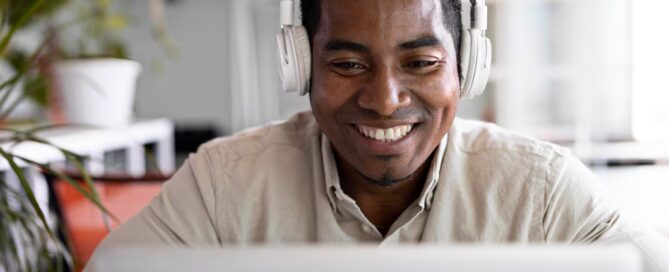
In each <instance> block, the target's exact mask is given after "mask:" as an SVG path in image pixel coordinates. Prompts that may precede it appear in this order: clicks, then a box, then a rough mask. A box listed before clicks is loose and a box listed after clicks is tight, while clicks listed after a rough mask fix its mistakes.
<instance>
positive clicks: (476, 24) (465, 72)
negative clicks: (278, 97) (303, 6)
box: [276, 0, 492, 98]
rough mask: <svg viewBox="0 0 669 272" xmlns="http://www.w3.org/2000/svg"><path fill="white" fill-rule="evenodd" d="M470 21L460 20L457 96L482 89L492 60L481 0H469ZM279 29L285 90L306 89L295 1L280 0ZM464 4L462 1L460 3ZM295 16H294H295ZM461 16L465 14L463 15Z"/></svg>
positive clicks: (307, 64)
mask: <svg viewBox="0 0 669 272" xmlns="http://www.w3.org/2000/svg"><path fill="white" fill-rule="evenodd" d="M470 1H471V5H472V7H471V10H470V18H471V23H470V24H469V27H467V25H468V24H466V23H463V31H462V37H461V44H460V69H461V77H460V84H461V86H460V89H461V92H460V97H461V98H474V97H475V96H477V95H480V94H482V93H483V91H484V90H485V86H486V83H487V82H488V77H489V75H490V68H491V62H492V45H491V43H490V39H488V38H487V37H486V36H485V31H486V29H487V26H488V8H487V7H486V5H485V0H470ZM280 5H281V33H280V34H279V35H277V37H276V40H277V45H278V48H279V75H280V76H281V82H282V83H283V90H284V91H286V92H298V94H299V95H306V94H307V93H309V87H310V86H309V81H310V79H311V48H310V47H309V36H308V35H307V31H306V29H305V28H304V26H302V23H301V16H295V13H294V11H295V10H298V11H299V10H300V7H299V1H293V0H281V4H280ZM463 7H464V5H463ZM296 17H297V18H296ZM463 18H465V16H463Z"/></svg>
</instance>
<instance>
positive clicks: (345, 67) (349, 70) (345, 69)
mask: <svg viewBox="0 0 669 272" xmlns="http://www.w3.org/2000/svg"><path fill="white" fill-rule="evenodd" d="M330 65H332V67H333V70H335V72H337V73H339V74H343V75H355V74H359V73H362V72H364V71H365V70H367V66H365V65H363V64H361V63H358V62H352V61H339V62H333V63H331V64H330Z"/></svg>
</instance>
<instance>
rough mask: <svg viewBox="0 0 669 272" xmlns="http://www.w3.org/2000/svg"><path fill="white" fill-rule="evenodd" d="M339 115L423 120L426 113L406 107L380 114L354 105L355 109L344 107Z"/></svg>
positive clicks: (359, 117)
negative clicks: (390, 112)
mask: <svg viewBox="0 0 669 272" xmlns="http://www.w3.org/2000/svg"><path fill="white" fill-rule="evenodd" d="M344 110H345V111H343V112H341V115H340V116H342V117H343V118H344V119H345V120H374V121H379V120H384V121H389V120H425V119H426V118H427V116H428V113H427V112H425V110H424V109H420V108H414V107H407V108H401V109H398V110H396V111H395V112H393V113H392V114H391V115H381V114H379V113H378V112H376V111H373V110H369V109H363V108H360V107H356V108H355V109H344Z"/></svg>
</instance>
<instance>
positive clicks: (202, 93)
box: [124, 0, 230, 129]
mask: <svg viewBox="0 0 669 272" xmlns="http://www.w3.org/2000/svg"><path fill="white" fill-rule="evenodd" d="M124 1H127V2H129V3H131V5H133V15H134V18H135V19H136V20H137V21H136V22H134V24H133V25H134V26H135V27H133V28H132V29H130V31H128V36H127V37H128V40H129V41H131V42H130V47H131V48H130V49H131V54H132V56H133V57H134V58H135V59H137V60H139V61H140V62H142V63H143V65H144V71H143V73H142V75H141V77H140V79H139V83H138V94H137V102H136V112H137V114H138V116H139V117H143V118H150V117H170V118H172V119H174V120H175V121H176V122H177V123H188V122H190V123H192V122H195V123H211V124H214V125H216V126H217V127H219V128H221V129H226V128H227V126H228V124H229V123H230V114H229V112H228V108H229V101H230V94H229V92H227V91H226V89H225V84H226V82H227V81H228V80H229V78H228V76H227V75H228V74H229V72H228V70H227V69H228V65H227V63H228V57H227V52H228V43H227V29H226V27H225V26H226V17H225V16H224V14H225V11H226V8H227V6H228V2H227V1H220V0H198V1H178V2H176V3H175V4H173V5H168V6H166V16H167V19H168V23H167V24H168V28H169V31H170V33H171V34H172V36H173V37H174V39H175V40H176V41H177V43H178V46H179V48H180V51H179V55H178V56H177V57H176V58H173V59H169V58H166V54H165V53H164V51H162V50H163V49H162V48H161V47H160V46H159V45H158V44H157V43H156V41H155V40H154V39H151V38H150V35H151V31H150V25H149V23H148V18H147V15H148V4H147V2H148V1H133V0H124ZM161 62H162V63H161Z"/></svg>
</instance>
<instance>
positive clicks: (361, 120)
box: [311, 0, 460, 183]
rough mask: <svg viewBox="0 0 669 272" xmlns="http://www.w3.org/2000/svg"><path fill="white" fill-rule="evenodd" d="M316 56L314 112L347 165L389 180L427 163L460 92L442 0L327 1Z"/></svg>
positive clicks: (314, 44)
mask: <svg viewBox="0 0 669 272" xmlns="http://www.w3.org/2000/svg"><path fill="white" fill-rule="evenodd" d="M312 54H313V73H312V74H313V76H312V85H311V86H312V88H311V107H312V110H313V113H314V115H315V117H316V120H317V122H318V124H319V126H320V128H321V130H322V131H323V132H324V133H325V135H327V137H328V138H329V139H330V141H331V142H332V145H333V146H334V150H335V153H336V156H337V157H338V159H339V161H340V162H341V161H342V160H343V161H344V163H348V164H349V165H350V166H353V167H354V168H355V169H356V170H357V171H358V172H360V173H361V174H362V175H363V176H365V177H366V178H368V179H371V180H374V181H384V182H385V183H387V182H388V181H396V180H401V179H404V178H407V177H409V176H410V175H411V174H413V173H414V172H415V171H416V170H417V169H418V168H419V167H420V166H421V165H423V164H424V163H426V162H427V161H428V159H429V158H430V155H431V154H432V152H433V151H434V149H435V148H436V146H437V145H438V144H439V142H440V140H441V139H442V138H443V136H444V135H445V134H446V133H447V131H448V129H449V127H450V126H451V124H452V122H453V119H454V118H455V112H456V109H457V105H458V99H459V90H460V82H459V78H458V70H457V57H456V51H455V48H454V45H453V39H452V38H451V35H450V33H449V32H448V30H447V29H446V27H445V26H444V23H443V20H442V8H441V4H440V3H439V0H365V1H360V0H322V3H321V19H320V23H319V26H318V30H317V32H316V33H315V35H314V38H313V41H312ZM391 131H392V132H391ZM405 134H406V135H405Z"/></svg>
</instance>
